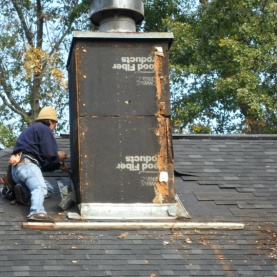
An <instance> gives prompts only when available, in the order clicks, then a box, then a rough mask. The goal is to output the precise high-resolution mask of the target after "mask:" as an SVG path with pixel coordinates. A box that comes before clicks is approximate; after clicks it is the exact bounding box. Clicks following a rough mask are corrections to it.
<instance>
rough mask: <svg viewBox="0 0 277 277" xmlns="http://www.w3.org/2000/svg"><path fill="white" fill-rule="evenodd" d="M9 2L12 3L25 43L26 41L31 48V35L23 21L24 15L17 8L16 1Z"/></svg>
mask: <svg viewBox="0 0 277 277" xmlns="http://www.w3.org/2000/svg"><path fill="white" fill-rule="evenodd" d="M11 2H12V3H13V6H14V8H15V10H16V12H17V14H18V17H19V20H20V22H21V24H22V28H23V30H24V33H25V36H26V38H27V41H28V44H29V45H31V46H34V45H33V41H32V33H31V32H30V30H29V28H28V26H27V23H26V21H25V19H24V15H23V13H22V10H21V9H20V8H19V6H18V5H17V1H16V0H11Z"/></svg>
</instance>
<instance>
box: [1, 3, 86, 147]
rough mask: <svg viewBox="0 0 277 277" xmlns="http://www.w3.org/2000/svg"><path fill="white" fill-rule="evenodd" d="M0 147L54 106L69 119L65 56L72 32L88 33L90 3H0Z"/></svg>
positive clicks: (9, 142)
mask: <svg viewBox="0 0 277 277" xmlns="http://www.w3.org/2000/svg"><path fill="white" fill-rule="evenodd" d="M0 4H1V15H0V26H1V34H0V51H1V53H0V99H1V101H0V132H1V135H0V144H2V145H5V146H10V145H11V144H12V143H13V142H14V139H15V136H16V134H17V133H18V132H19V131H20V130H22V129H23V128H24V127H26V125H29V124H30V123H32V122H33V121H34V119H35V118H36V117H37V115H38V113H39V111H40V109H41V108H42V107H43V106H45V105H53V106H54V107H55V108H56V109H57V112H58V114H59V115H60V116H59V117H60V118H61V120H60V122H59V123H60V124H59V125H58V128H57V130H58V131H61V130H62V129H63V128H64V126H65V123H66V121H68V119H67V118H65V117H64V114H66V113H65V109H67V106H68V94H67V78H66V76H65V74H66V73H65V64H66V60H65V57H66V55H65V53H68V49H69V46H70V39H71V38H70V36H69V34H71V32H72V31H73V30H74V29H78V28H80V29H81V30H86V29H89V28H90V22H89V19H88V17H89V4H90V1H89V0H83V1H78V0H56V1H54V3H53V2H52V1H47V0H36V1H34V0H20V1H17V0H2V1H1V0H0Z"/></svg>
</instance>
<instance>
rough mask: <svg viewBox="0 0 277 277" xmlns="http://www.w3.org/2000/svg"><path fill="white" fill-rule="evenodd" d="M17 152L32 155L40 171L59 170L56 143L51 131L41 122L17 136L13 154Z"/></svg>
mask: <svg viewBox="0 0 277 277" xmlns="http://www.w3.org/2000/svg"><path fill="white" fill-rule="evenodd" d="M18 152H23V153H28V154H31V155H33V156H34V158H36V160H37V161H38V162H39V164H40V166H41V169H42V171H54V170H57V169H59V168H60V160H59V156H58V145H57V142H56V140H55V138H54V135H53V133H52V130H51V129H50V128H49V127H48V126H46V125H44V124H42V123H41V122H35V123H33V124H32V125H30V126H29V127H27V128H26V129H25V130H24V131H23V132H22V133H21V134H20V135H19V137H18V139H17V141H16V143H15V146H14V148H13V154H16V153H18Z"/></svg>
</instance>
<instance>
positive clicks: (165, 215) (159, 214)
mask: <svg viewBox="0 0 277 277" xmlns="http://www.w3.org/2000/svg"><path fill="white" fill-rule="evenodd" d="M79 210H80V214H77V213H68V214H67V216H68V218H70V219H76V220H80V219H84V220H86V219H94V220H95V219H97V220H135V219H139V220H154V219H155V220H169V219H176V218H178V219H182V218H183V219H189V218H190V216H189V214H188V212H187V211H186V210H185V208H184V206H183V205H182V203H181V202H180V200H179V198H178V197H176V203H168V204H152V203H149V204H148V203H134V204H125V203H116V204H115V203H81V204H79Z"/></svg>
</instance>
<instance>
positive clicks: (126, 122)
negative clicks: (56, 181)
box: [67, 0, 188, 219]
mask: <svg viewBox="0 0 277 277" xmlns="http://www.w3.org/2000/svg"><path fill="white" fill-rule="evenodd" d="M143 13H144V6H143V1H142V0H113V1H112V0H93V1H92V2H91V16H90V19H91V21H92V22H93V23H94V24H95V25H96V26H99V30H98V32H74V33H73V40H72V45H71V49H70V53H69V58H68V63H67V69H68V73H69V93H70V95H69V105H70V144H71V145H70V147H71V169H72V181H73V184H74V187H75V190H76V192H77V201H78V203H79V209H80V215H76V214H75V215H72V218H82V219H151V218H152V219H153V218H155V219H168V218H170V219H175V218H177V217H178V218H179V217H188V215H187V214H186V212H185V210H184V209H183V206H182V204H181V203H180V201H179V200H178V196H177V195H176V192H175V184H174V164H173V150H172V138H171V122H170V115H171V111H170V92H169V76H168V75H169V72H168V71H169V69H168V68H169V58H168V55H169V48H170V45H171V43H172V41H173V34H172V33H143V32H141V33H139V32H136V25H137V24H139V23H140V22H141V21H142V20H143Z"/></svg>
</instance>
